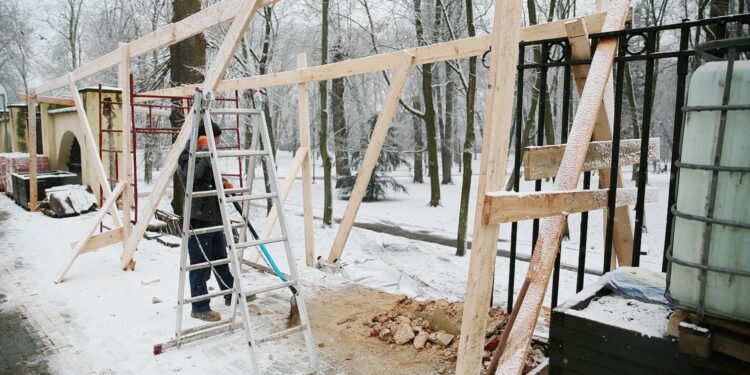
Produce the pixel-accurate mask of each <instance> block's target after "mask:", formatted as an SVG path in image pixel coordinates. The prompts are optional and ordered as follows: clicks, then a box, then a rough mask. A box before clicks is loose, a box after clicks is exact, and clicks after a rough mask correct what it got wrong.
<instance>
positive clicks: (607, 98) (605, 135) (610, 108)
mask: <svg viewBox="0 0 750 375" xmlns="http://www.w3.org/2000/svg"><path fill="white" fill-rule="evenodd" d="M603 6H604V5H603V4H602V3H601V2H599V3H597V7H603ZM597 9H599V10H602V8H597ZM630 14H631V13H630V9H628V17H630ZM565 27H566V29H567V33H568V41H569V42H570V46H571V57H572V59H573V60H589V59H591V44H590V42H589V32H594V31H590V30H589V29H590V28H589V25H588V24H587V23H586V21H585V20H574V21H572V22H568V23H566V24H565ZM572 70H573V78H574V79H575V82H576V88H577V89H578V94H579V95H581V94H582V93H583V87H584V85H585V83H586V79H587V78H588V76H589V70H590V65H574V66H573V67H572ZM612 87H613V85H612V77H609V79H607V83H606V86H605V89H604V97H603V98H602V103H601V104H600V106H601V108H602V110H600V111H599V112H598V113H597V114H596V125H595V126H594V133H593V138H592V139H593V140H594V141H611V140H612V127H613V122H614V116H615V99H614V91H613V88H612ZM609 185H610V170H609V168H604V169H600V170H599V187H600V188H609ZM617 187H618V188H621V187H623V179H622V173H621V172H620V171H619V170H618V171H617ZM602 215H603V222H604V225H603V226H602V230H603V231H604V234H605V235H606V233H607V216H608V213H607V210H604V211H602ZM630 216H631V214H630V210H629V209H628V208H627V207H620V208H617V209H615V220H614V228H613V230H612V247H613V250H614V252H615V256H614V257H612V263H611V265H610V268H614V267H615V266H616V265H615V261H617V263H619V264H620V265H621V266H630V265H631V264H632V259H633V227H632V224H631V218H630Z"/></svg>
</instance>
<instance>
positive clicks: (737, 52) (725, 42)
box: [665, 37, 750, 319]
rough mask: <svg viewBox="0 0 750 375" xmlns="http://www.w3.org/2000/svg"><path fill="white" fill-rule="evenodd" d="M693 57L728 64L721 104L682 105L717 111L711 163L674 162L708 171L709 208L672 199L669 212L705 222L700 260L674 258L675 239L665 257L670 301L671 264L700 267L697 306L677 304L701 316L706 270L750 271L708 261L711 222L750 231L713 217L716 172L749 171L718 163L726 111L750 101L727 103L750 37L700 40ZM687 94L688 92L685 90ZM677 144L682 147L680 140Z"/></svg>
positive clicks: (748, 226) (747, 225) (743, 273)
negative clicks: (697, 210)
mask: <svg viewBox="0 0 750 375" xmlns="http://www.w3.org/2000/svg"><path fill="white" fill-rule="evenodd" d="M695 52H696V56H697V58H698V63H699V64H700V63H702V62H703V61H706V62H708V61H726V63H727V69H726V74H725V78H724V82H725V85H724V93H723V96H722V104H721V105H712V106H687V105H686V106H684V107H683V108H682V111H683V112H699V111H720V112H721V116H720V118H719V130H718V137H717V138H718V139H717V146H716V152H715V154H714V162H713V164H692V163H683V162H681V161H680V160H676V161H675V163H674V166H675V168H677V172H678V173H679V170H681V169H693V170H704V171H711V172H712V174H711V185H710V190H709V200H708V207H707V209H706V216H701V215H692V214H688V213H685V212H681V211H679V210H678V209H677V202H676V199H675V203H674V204H673V205H672V206H671V207H670V208H669V210H670V212H671V213H672V214H673V215H674V216H675V217H679V218H682V219H685V220H691V221H698V222H702V223H705V224H706V234H705V237H704V240H703V244H702V253H701V262H700V263H695V262H689V261H686V260H683V259H679V258H676V257H675V256H674V255H673V249H672V246H673V244H674V240H672V241H670V242H671V243H670V245H669V247H668V248H667V253H666V254H665V256H666V258H667V260H668V261H669V268H668V269H667V289H666V297H667V298H668V299H669V300H670V301H672V302H677V301H676V300H675V299H673V298H672V296H671V295H670V293H669V284H670V279H671V277H670V276H671V272H672V264H678V265H680V266H683V267H688V268H694V269H699V270H700V276H699V282H700V294H699V297H698V305H697V306H694V305H691V304H687V303H684V302H679V305H681V306H684V307H687V308H691V309H694V310H695V311H697V312H698V314H699V315H700V316H701V317H702V316H704V315H705V313H706V304H705V300H706V283H707V279H708V271H711V272H716V273H723V274H727V275H732V276H739V277H750V272H748V271H741V270H736V269H731V268H726V267H718V266H712V265H710V264H708V259H709V253H710V250H711V232H712V227H713V225H722V226H729V227H735V228H741V229H745V230H750V223H743V222H738V221H733V220H724V219H717V218H715V217H714V207H715V204H716V189H717V186H718V180H719V173H720V172H724V173H743V174H745V173H750V167H737V166H725V165H721V156H722V149H723V146H724V131H725V129H726V123H727V113H728V112H729V111H750V103H748V104H739V105H738V104H734V105H732V104H729V96H730V92H731V88H732V74H733V71H734V63H735V61H737V60H741V59H742V58H743V56H744V57H745V58H747V56H748V53H749V52H750V37H742V38H730V39H721V40H714V41H709V42H705V43H702V44H700V45H698V46H696V48H695ZM688 94H689V93H688ZM685 119H686V117H683V122H684V121H685ZM683 126H684V125H683ZM682 136H684V132H683V133H682V134H681V137H682ZM679 147H682V139H681V140H680V145H679ZM674 183H675V184H676V185H677V189H678V188H679V185H678V184H679V178H677V179H675V181H674ZM674 229H675V228H674V225H673V226H672V227H671V233H670V234H669V235H670V238H672V239H673V238H674ZM709 312H710V313H711V315H715V316H719V317H723V318H729V319H734V318H733V317H731V316H728V315H726V314H722V313H720V312H717V311H709Z"/></svg>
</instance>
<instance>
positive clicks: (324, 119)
mask: <svg viewBox="0 0 750 375" xmlns="http://www.w3.org/2000/svg"><path fill="white" fill-rule="evenodd" d="M321 28H322V30H321V47H320V65H325V64H327V63H328V0H323V7H322V24H321ZM319 143H320V158H321V159H322V161H323V192H324V193H323V196H324V199H323V225H329V226H330V225H331V222H332V219H333V194H332V187H331V157H330V156H329V155H328V81H320V142H319Z"/></svg>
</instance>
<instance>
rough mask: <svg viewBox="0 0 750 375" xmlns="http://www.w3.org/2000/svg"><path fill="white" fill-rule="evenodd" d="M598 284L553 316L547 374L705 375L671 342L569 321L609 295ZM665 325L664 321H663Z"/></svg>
mask: <svg viewBox="0 0 750 375" xmlns="http://www.w3.org/2000/svg"><path fill="white" fill-rule="evenodd" d="M604 285H605V283H603V282H598V283H595V284H593V285H590V286H589V287H587V288H585V289H584V290H582V291H581V292H580V293H579V294H578V295H576V296H575V297H573V298H571V299H570V300H569V302H566V303H564V304H563V305H561V306H559V307H557V308H555V309H554V310H553V311H552V316H551V321H550V337H549V352H548V354H549V358H550V360H549V363H550V367H549V370H550V371H549V373H550V374H603V373H606V374H639V375H640V374H685V375H689V374H707V373H709V374H710V373H712V372H711V371H708V370H707V369H706V368H705V367H703V368H702V367H698V366H696V364H695V363H694V360H693V359H692V358H691V357H690V356H686V355H684V354H680V353H679V351H678V344H677V342H676V340H675V339H674V338H672V337H670V336H667V335H665V336H663V337H653V336H647V335H643V334H641V333H640V332H637V331H634V330H631V329H628V328H623V327H619V326H617V325H616V324H611V325H610V324H605V323H602V322H599V321H594V320H591V319H587V318H585V317H581V316H577V315H573V314H572V313H570V311H571V310H583V309H585V308H586V307H587V306H588V305H589V303H591V302H592V301H593V300H594V299H595V298H598V297H601V296H605V295H608V294H610V293H611V292H610V291H609V289H607V288H606V287H605V286H604ZM665 319H666V317H665Z"/></svg>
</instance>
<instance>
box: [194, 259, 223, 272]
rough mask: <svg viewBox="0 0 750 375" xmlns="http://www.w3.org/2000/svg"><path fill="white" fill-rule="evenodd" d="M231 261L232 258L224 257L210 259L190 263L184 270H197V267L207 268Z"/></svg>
mask: <svg viewBox="0 0 750 375" xmlns="http://www.w3.org/2000/svg"><path fill="white" fill-rule="evenodd" d="M231 261H232V260H231V259H229V258H224V259H219V260H212V261H210V262H203V263H196V264H191V265H189V266H188V267H187V268H186V269H185V271H192V270H199V269H202V268H208V267H211V266H220V265H222V264H229V263H230V262H231Z"/></svg>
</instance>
